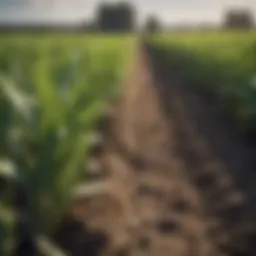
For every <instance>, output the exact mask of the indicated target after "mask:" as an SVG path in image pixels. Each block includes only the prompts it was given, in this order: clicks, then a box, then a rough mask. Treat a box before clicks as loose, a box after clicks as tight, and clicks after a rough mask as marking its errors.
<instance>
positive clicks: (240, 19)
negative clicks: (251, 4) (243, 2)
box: [224, 10, 254, 28]
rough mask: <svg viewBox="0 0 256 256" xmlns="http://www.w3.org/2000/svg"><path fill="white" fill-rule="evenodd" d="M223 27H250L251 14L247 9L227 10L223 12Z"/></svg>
mask: <svg viewBox="0 0 256 256" xmlns="http://www.w3.org/2000/svg"><path fill="white" fill-rule="evenodd" d="M224 27H226V28H252V27H254V19H253V15H252V13H251V12H250V11H249V10H229V11H227V13H226V14H225V20H224Z"/></svg>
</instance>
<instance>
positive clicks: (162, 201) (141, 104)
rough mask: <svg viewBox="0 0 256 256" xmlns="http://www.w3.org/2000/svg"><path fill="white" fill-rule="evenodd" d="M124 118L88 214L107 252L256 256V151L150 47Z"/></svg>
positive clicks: (130, 87) (137, 67) (136, 69)
mask: <svg viewBox="0 0 256 256" xmlns="http://www.w3.org/2000/svg"><path fill="white" fill-rule="evenodd" d="M116 117H117V118H116V119H115V122H113V123H112V124H111V127H110V130H111V134H110V136H109V138H108V141H107V143H106V147H105V151H104V154H103V157H102V160H101V161H102V165H103V166H104V169H105V170H107V173H106V176H105V178H104V181H102V182H103V183H105V184H106V185H105V188H104V189H102V192H100V193H99V195H98V197H95V196H94V197H92V198H91V202H92V205H91V206H90V210H89V211H88V210H87V212H89V213H90V214H87V216H86V222H87V224H88V225H89V226H90V228H92V229H101V231H102V230H103V231H104V232H105V233H107V236H108V238H109V245H108V248H105V249H104V253H103V255H111V256H114V255H118V256H143V255H145V256H167V255H172V256H218V255H219V256H220V255H235V256H238V255H256V251H253V239H255V234H254V233H253V232H254V230H255V229H254V226H253V225H254V223H253V221H252V220H255V218H254V217H255V216H253V215H252V213H255V211H254V204H253V202H255V196H256V193H255V192H256V189H255V188H253V180H252V178H253V176H252V175H253V172H252V171H253V170H255V161H254V162H253V155H255V151H254V150H253V149H250V148H249V147H248V146H246V144H245V143H244V142H242V140H241V139H240V138H239V137H238V136H237V134H236V133H235V132H233V129H232V127H230V122H229V121H228V120H227V118H226V117H223V114H221V113H220V111H218V109H217V108H216V107H215V106H214V105H212V104H211V102H209V101H208V100H206V98H205V96H202V95H201V94H200V93H199V92H196V91H193V90H192V89H191V88H190V87H188V86H187V85H186V84H184V83H183V81H182V79H181V77H180V76H179V75H178V74H175V73H173V72H172V71H171V70H170V68H167V66H166V65H165V64H164V62H163V60H161V59H159V58H158V55H157V54H156V53H155V51H154V50H153V49H149V48H148V49H147V48H146V47H144V48H143V49H142V50H141V51H140V52H139V54H137V59H136V60H135V63H134V65H133V69H132V70H131V72H130V73H129V74H128V75H127V79H126V81H125V85H124V96H123V99H122V100H121V103H120V104H119V106H118V108H117V113H116ZM86 207H87V208H88V205H87V206H86ZM253 234H254V237H253ZM254 249H255V248H254ZM239 253H240V254H239ZM246 253H247V254H246Z"/></svg>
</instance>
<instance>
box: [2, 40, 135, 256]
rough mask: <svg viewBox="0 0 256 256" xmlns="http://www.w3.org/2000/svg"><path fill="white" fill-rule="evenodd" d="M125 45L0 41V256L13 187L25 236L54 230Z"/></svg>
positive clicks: (6, 247) (124, 58)
mask: <svg viewBox="0 0 256 256" xmlns="http://www.w3.org/2000/svg"><path fill="white" fill-rule="evenodd" d="M133 45H134V40H133V39H132V38H129V37H127V38H125V37H122V38H118V37H109V38H108V37H106V38H102V37H100V36H99V37H95V38H93V37H91V38H88V37H82V36H66V37H65V36H56V37H54V36H51V37H46V36H39V37H36V36H35V37H33V36H31V37H29V36H15V35H10V36H9V37H7V38H6V37H5V38H1V43H0V124H1V126H0V145H1V146H0V183H1V184H0V186H1V191H0V192H1V194H0V243H1V244H0V250H1V251H0V255H3V256H5V255H9V254H10V253H11V251H12V249H13V248H14V240H13V239H14V230H15V227H16V226H17V225H16V224H15V222H16V221H17V219H20V218H22V219H23V218H24V214H22V213H21V212H20V209H17V208H16V209H15V210H14V209H13V207H14V205H13V202H14V200H16V199H17V198H16V196H17V195H14V194H13V192H14V188H15V189H17V187H19V186H21V187H22V188H23V189H24V191H25V192H24V193H25V198H26V200H27V206H26V216H25V218H26V223H27V228H29V232H31V234H32V236H33V237H35V238H37V237H38V236H40V235H45V236H46V237H47V235H49V234H51V233H52V232H53V230H54V229H55V228H56V225H57V224H58V221H59V220H60V218H61V216H62V214H63V213H64V211H65V208H66V207H67V203H68V201H69V198H70V196H71V194H72V191H73V189H74V187H75V186H76V185H77V184H78V183H79V182H81V180H82V179H83V177H84V174H85V172H86V169H87V166H88V157H87V156H88V152H89V148H90V143H91V142H90V141H91V138H92V135H93V133H94V129H95V125H96V124H97V122H98V121H99V119H100V118H101V116H102V113H103V110H104V108H106V106H107V102H108V101H110V100H111V99H112V98H113V97H116V96H117V95H116V94H118V93H119V90H118V87H115V86H114V85H116V84H118V83H119V82H120V79H121V76H122V70H123V69H124V68H125V65H126V64H127V63H128V62H129V58H130V56H131V53H132V50H133ZM7 177H8V179H7ZM6 180H8V182H6ZM17 183H18V185H17ZM14 184H15V185H14ZM14 197H15V198H14ZM22 207H24V205H23V206H22ZM21 210H22V209H21ZM23 210H24V209H23Z"/></svg>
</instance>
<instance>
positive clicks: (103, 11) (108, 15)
mask: <svg viewBox="0 0 256 256" xmlns="http://www.w3.org/2000/svg"><path fill="white" fill-rule="evenodd" d="M134 16H135V15H134V10H133V8H132V6H131V5H129V4H128V3H118V4H102V5H101V6H100V7H99V10H98V19H97V24H98V28H99V29H100V30H101V31H104V32H128V31H132V30H133V29H134V23H135V22H134Z"/></svg>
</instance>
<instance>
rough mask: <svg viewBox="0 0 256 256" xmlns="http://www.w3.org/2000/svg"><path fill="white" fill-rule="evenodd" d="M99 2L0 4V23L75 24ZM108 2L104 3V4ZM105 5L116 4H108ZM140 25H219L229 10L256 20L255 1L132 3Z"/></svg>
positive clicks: (9, 0) (21, 0)
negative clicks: (153, 18)
mask: <svg viewBox="0 0 256 256" xmlns="http://www.w3.org/2000/svg"><path fill="white" fill-rule="evenodd" d="M99 2H103V1H102V0H0V22H3V21H4V22H17V21H18V22H33V23H36V22H55V23H62V22H65V23H75V22H79V21H82V20H84V19H91V18H93V15H94V13H95V9H96V7H97V5H98V3H99ZM105 2H107V1H105ZM108 2H117V0H116V1H114V0H112V1H110V0H108ZM129 2H132V3H134V5H135V6H136V7H137V9H138V12H139V17H140V18H139V19H140V21H142V20H143V19H144V18H145V17H146V16H147V15H149V14H156V15H158V16H159V18H160V19H161V20H162V21H163V22H165V23H167V24H176V23H187V22H193V23H199V22H214V23H216V22H220V20H221V17H222V13H223V11H224V10H225V9H226V8H229V7H246V8H249V9H250V10H251V11H253V13H254V16H255V17H256V0H132V1H129Z"/></svg>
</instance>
